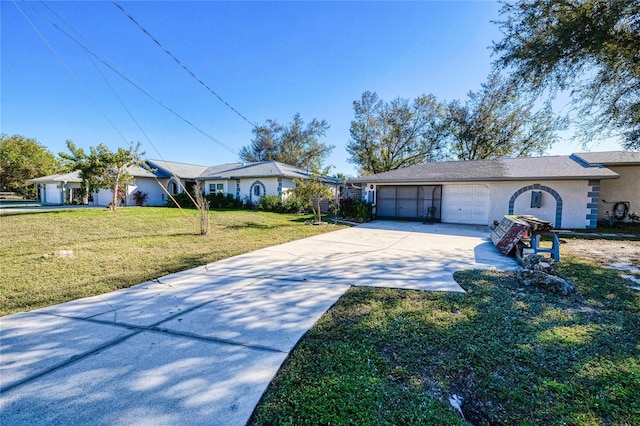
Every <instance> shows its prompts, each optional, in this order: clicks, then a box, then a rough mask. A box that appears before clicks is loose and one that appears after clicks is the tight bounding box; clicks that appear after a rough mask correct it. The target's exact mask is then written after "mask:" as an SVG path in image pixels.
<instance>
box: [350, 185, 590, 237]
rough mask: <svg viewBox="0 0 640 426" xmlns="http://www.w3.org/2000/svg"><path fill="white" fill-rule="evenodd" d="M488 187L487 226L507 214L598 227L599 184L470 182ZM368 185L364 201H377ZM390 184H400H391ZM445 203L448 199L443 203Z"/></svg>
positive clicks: (558, 224)
mask: <svg viewBox="0 0 640 426" xmlns="http://www.w3.org/2000/svg"><path fill="white" fill-rule="evenodd" d="M480 183H482V184H486V185H487V186H488V187H489V191H490V200H491V201H490V205H489V215H488V223H487V225H491V224H492V223H493V221H494V220H495V221H498V222H500V221H501V220H502V218H503V217H504V216H505V215H507V214H521V215H533V216H536V217H538V218H540V219H543V220H547V221H549V222H551V223H552V224H553V226H554V227H555V228H576V229H584V228H590V227H595V224H596V216H597V209H598V199H599V198H598V197H599V193H598V191H599V181H588V180H577V181H565V180H555V181H554V180H552V181H508V182H469V184H470V185H477V184H480ZM407 184H410V185H434V184H435V185H443V186H446V185H461V184H464V183H462V182H438V183H434V182H411V183H407ZM370 185H371V184H369V183H367V184H366V186H365V188H366V189H365V190H363V192H362V199H363V200H364V201H373V198H372V197H371V194H372V193H373V191H375V190H376V189H377V186H380V185H385V183H380V182H379V183H377V184H376V185H374V189H373V190H372V189H371V188H370ZM387 185H399V183H397V182H394V183H388V184H387ZM533 191H540V192H541V193H542V200H541V201H542V204H541V206H540V208H532V207H531V193H532V192H533ZM443 202H444V200H443Z"/></svg>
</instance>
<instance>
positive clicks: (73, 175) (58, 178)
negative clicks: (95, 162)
mask: <svg viewBox="0 0 640 426" xmlns="http://www.w3.org/2000/svg"><path fill="white" fill-rule="evenodd" d="M46 182H82V178H81V177H80V172H79V171H75V172H70V173H62V174H57V175H49V176H42V177H39V178H34V179H29V180H27V183H46Z"/></svg>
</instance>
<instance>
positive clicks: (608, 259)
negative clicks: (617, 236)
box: [562, 239, 640, 290]
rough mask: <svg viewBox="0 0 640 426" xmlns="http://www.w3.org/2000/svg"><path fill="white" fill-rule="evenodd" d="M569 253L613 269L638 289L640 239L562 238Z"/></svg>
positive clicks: (563, 244)
mask: <svg viewBox="0 0 640 426" xmlns="http://www.w3.org/2000/svg"><path fill="white" fill-rule="evenodd" d="M562 247H563V248H564V249H565V250H567V251H569V252H570V253H571V254H573V255H576V256H578V257H581V258H584V259H588V260H591V261H593V262H596V263H597V264H599V265H600V266H602V267H604V268H610V269H615V270H617V271H620V274H621V275H622V276H623V277H624V278H626V279H628V280H629V281H631V282H632V284H631V285H632V286H633V287H634V288H637V289H638V290H640V241H616V240H583V239H563V240H562Z"/></svg>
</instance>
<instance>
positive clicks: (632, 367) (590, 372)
mask: <svg viewBox="0 0 640 426" xmlns="http://www.w3.org/2000/svg"><path fill="white" fill-rule="evenodd" d="M561 272H562V274H563V275H564V276H566V277H567V278H569V279H570V280H572V281H573V282H574V283H576V284H577V286H578V288H579V292H580V296H578V297H567V298H563V297H558V296H555V295H552V294H548V293H545V292H543V291H541V290H537V289H533V288H526V289H523V288H520V286H519V284H518V283H517V281H516V279H515V277H514V274H513V273H510V272H491V271H465V272H460V273H458V274H457V275H456V279H457V280H458V281H459V282H460V284H461V285H462V287H464V288H465V290H466V291H467V294H449V293H435V292H419V291H402V290H391V289H373V288H353V289H351V290H350V291H349V292H348V293H347V294H346V295H345V296H343V297H342V298H341V299H340V300H339V301H338V303H337V304H336V305H335V306H334V307H333V308H332V309H331V310H329V311H328V312H327V313H326V314H325V315H324V316H323V317H322V318H321V320H320V321H319V322H318V324H316V326H315V327H314V328H313V329H312V330H310V331H309V332H308V333H307V334H306V335H305V336H304V338H303V339H302V340H301V342H300V343H299V345H298V346H297V348H296V349H295V350H294V351H293V352H292V353H291V354H290V356H289V358H288V359H287V361H286V362H285V364H284V366H283V367H282V368H281V371H280V372H279V374H278V376H277V377H276V378H275V379H274V381H273V382H272V383H271V385H270V387H269V389H268V390H267V392H266V393H265V395H264V396H263V399H262V400H261V403H260V404H259V406H258V407H257V409H256V411H255V413H254V416H253V418H252V424H289V425H301V424H333V425H347V424H358V425H397V424H407V425H408V424H412V425H441V424H442V425H444V424H446V425H455V424H477V425H480V424H482V425H484V424H487V425H488V424H496V425H640V398H639V397H638V395H640V293H639V292H637V291H633V290H630V289H628V288H627V287H626V286H625V281H624V280H623V279H621V278H619V277H618V274H617V272H615V271H611V270H607V269H602V268H600V267H598V266H596V265H594V264H592V263H588V262H584V261H581V260H579V259H577V258H574V257H572V256H571V255H570V254H568V253H563V262H562V263H561ZM452 394H456V395H460V396H463V397H464V398H465V402H464V403H463V411H464V413H465V416H466V420H467V421H468V422H465V421H463V420H462V419H460V417H459V416H458V415H457V414H456V413H454V411H453V410H452V409H451V407H450V406H449V405H448V402H447V400H448V398H449V396H450V395H452Z"/></svg>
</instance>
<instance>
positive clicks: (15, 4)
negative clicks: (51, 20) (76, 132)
mask: <svg viewBox="0 0 640 426" xmlns="http://www.w3.org/2000/svg"><path fill="white" fill-rule="evenodd" d="M12 3H13V5H14V6H15V7H16V9H18V11H19V12H20V14H21V15H22V16H23V17H24V19H25V20H26V21H27V22H28V23H29V25H31V28H33V30H34V31H35V32H36V34H38V36H39V37H40V39H42V41H43V42H44V44H45V45H46V46H47V47H48V48H49V50H51V52H52V53H53V55H54V56H55V57H56V59H58V61H60V63H61V64H62V66H63V67H64V68H65V69H66V70H67V72H68V73H69V75H70V76H71V78H73V80H74V81H75V82H76V83H77V84H78V86H80V88H81V89H82V91H83V92H84V94H85V95H86V96H87V97H88V98H89V99H90V100H91V102H92V103H93V105H94V106H95V107H96V109H97V110H98V111H100V113H101V114H102V115H103V116H104V118H105V119H106V120H107V121H108V122H109V124H111V126H112V127H113V129H114V130H115V131H116V133H118V134H119V135H120V137H121V138H122V139H123V140H124V141H125V142H127V140H126V138H125V137H124V135H123V134H122V133H121V132H120V130H118V128H117V127H116V125H115V124H114V123H113V121H111V119H110V118H109V116H108V115H107V113H106V112H105V111H104V110H103V109H102V108H100V105H98V102H97V101H96V99H95V98H94V97H93V96H92V95H91V93H89V91H88V90H87V88H86V87H85V86H84V84H82V82H81V81H80V79H79V78H78V77H77V76H76V75H75V74H74V72H73V71H72V70H71V68H69V66H68V65H67V64H66V62H65V61H64V59H62V57H61V56H60V55H59V54H58V52H57V51H56V49H54V48H53V46H52V45H51V44H50V43H49V41H48V40H47V39H46V37H45V36H44V34H42V33H41V32H40V30H38V27H36V25H35V24H34V23H33V21H31V19H29V17H28V16H27V14H26V13H24V11H23V10H22V9H21V8H20V6H18V4H17V3H16V2H15V0H12ZM127 143H128V142H127Z"/></svg>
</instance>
